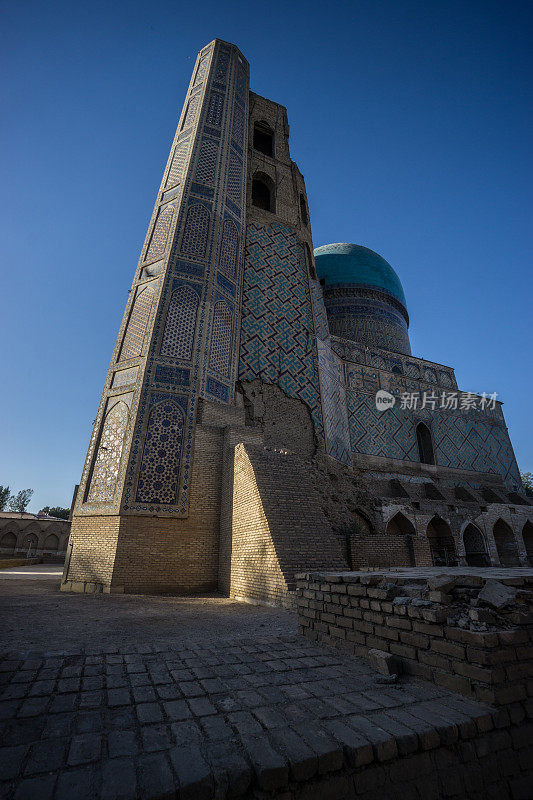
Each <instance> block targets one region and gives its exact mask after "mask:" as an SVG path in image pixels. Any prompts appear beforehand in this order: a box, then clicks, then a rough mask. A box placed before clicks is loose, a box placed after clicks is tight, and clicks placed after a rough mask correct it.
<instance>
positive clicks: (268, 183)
mask: <svg viewBox="0 0 533 800" xmlns="http://www.w3.org/2000/svg"><path fill="white" fill-rule="evenodd" d="M252 205H253V206H255V207H256V208H262V209H263V210H264V211H271V212H272V213H273V214H275V213H276V200H275V196H274V183H273V181H272V180H271V179H270V178H269V177H268V176H267V175H264V174H263V173H261V172H259V173H256V175H254V178H253V180H252Z"/></svg>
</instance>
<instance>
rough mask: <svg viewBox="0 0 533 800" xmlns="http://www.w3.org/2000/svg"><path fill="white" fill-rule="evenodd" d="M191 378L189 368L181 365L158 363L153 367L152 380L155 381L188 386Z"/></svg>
mask: <svg viewBox="0 0 533 800" xmlns="http://www.w3.org/2000/svg"><path fill="white" fill-rule="evenodd" d="M190 379H191V371H190V369H183V368H181V367H168V366H166V365H164V364H158V365H157V366H156V368H155V376H154V381H155V382H156V383H168V384H170V385H172V386H180V387H182V386H189V384H190V382H191V381H190Z"/></svg>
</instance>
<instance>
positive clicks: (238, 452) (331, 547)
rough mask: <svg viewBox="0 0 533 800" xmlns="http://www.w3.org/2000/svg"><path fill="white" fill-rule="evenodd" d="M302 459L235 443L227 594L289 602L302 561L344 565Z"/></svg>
mask: <svg viewBox="0 0 533 800" xmlns="http://www.w3.org/2000/svg"><path fill="white" fill-rule="evenodd" d="M304 463H305V462H302V461H301V460H300V459H298V458H297V457H296V456H293V455H289V454H286V453H281V452H276V451H274V450H266V449H264V448H262V447H257V446H254V445H244V444H239V445H238V446H237V447H236V448H235V462H234V486H233V523H232V542H231V547H232V552H231V587H230V594H231V596H232V597H236V598H242V599H249V600H255V601H258V602H267V603H276V604H282V605H291V604H292V599H291V597H290V595H289V594H288V592H289V591H291V590H292V589H293V588H294V575H295V573H297V572H300V571H301V570H302V568H303V569H305V568H306V567H305V566H303V565H307V568H311V569H312V568H313V567H312V566H311V565H313V564H315V565H318V564H322V565H324V566H326V567H328V568H333V569H335V568H337V569H338V568H341V569H343V568H346V564H345V562H344V561H343V559H342V557H341V554H340V548H339V543H338V540H337V538H336V536H335V535H334V534H333V533H332V531H331V530H330V528H329V527H328V524H327V521H326V519H325V517H324V515H323V514H322V512H321V509H320V507H319V502H318V497H317V496H316V495H315V494H314V493H313V491H312V490H311V488H310V487H309V485H308V483H307V475H306V470H305V467H304ZM333 565H338V566H337V567H334V566H333ZM324 566H323V567H322V568H324ZM318 568H320V567H318Z"/></svg>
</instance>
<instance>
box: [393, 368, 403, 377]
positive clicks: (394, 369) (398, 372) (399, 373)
mask: <svg viewBox="0 0 533 800" xmlns="http://www.w3.org/2000/svg"><path fill="white" fill-rule="evenodd" d="M391 372H394V374H395V375H401V374H402V371H401V369H400V367H393V368H392V369H391Z"/></svg>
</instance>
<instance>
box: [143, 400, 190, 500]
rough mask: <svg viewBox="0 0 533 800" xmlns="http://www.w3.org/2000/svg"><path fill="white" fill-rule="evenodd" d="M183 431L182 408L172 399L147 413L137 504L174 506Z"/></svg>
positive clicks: (163, 401)
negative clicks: (170, 504)
mask: <svg viewBox="0 0 533 800" xmlns="http://www.w3.org/2000/svg"><path fill="white" fill-rule="evenodd" d="M183 428H184V416H183V408H182V407H180V405H179V404H178V402H176V401H175V400H174V399H173V398H165V399H164V400H161V401H160V402H159V403H156V404H155V405H154V406H153V407H152V409H151V410H150V416H149V418H148V426H147V430H146V435H145V439H144V449H143V454H142V461H141V469H140V474H139V481H138V484H137V498H136V499H137V502H140V503H174V502H176V497H177V494H178V485H179V467H180V459H181V444H182V439H183Z"/></svg>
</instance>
